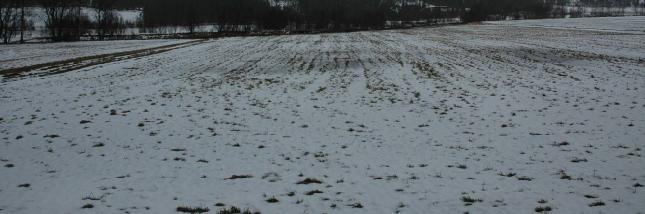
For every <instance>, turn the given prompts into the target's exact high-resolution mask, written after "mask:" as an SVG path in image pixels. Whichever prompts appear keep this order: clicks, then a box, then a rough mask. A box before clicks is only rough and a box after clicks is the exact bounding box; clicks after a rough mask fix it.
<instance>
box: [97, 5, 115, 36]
mask: <svg viewBox="0 0 645 214" xmlns="http://www.w3.org/2000/svg"><path fill="white" fill-rule="evenodd" d="M116 2H117V1H116V0H93V1H92V8H93V9H94V18H95V21H96V33H97V34H98V36H99V40H103V39H104V37H105V35H106V34H110V33H109V28H111V26H112V25H113V22H114V21H115V19H118V17H116V16H117V14H116V13H114V6H115V5H116Z"/></svg>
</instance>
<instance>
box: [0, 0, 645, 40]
mask: <svg viewBox="0 0 645 214" xmlns="http://www.w3.org/2000/svg"><path fill="white" fill-rule="evenodd" d="M28 7H40V8H42V9H43V10H44V12H45V16H46V17H45V25H46V28H47V31H48V33H49V35H50V38H51V39H52V40H54V41H62V40H78V39H80V37H81V36H87V35H91V36H92V39H100V40H102V39H104V38H106V37H112V36H115V35H116V36H119V35H124V33H125V30H124V29H126V28H133V27H136V28H140V29H144V30H143V31H144V32H146V31H147V29H152V31H154V29H159V28H164V27H169V28H175V29H176V28H177V27H180V28H183V29H185V30H186V31H187V32H188V33H189V34H193V33H196V32H203V30H199V28H200V27H203V26H211V27H212V28H211V29H209V30H208V32H210V33H256V32H276V31H278V32H324V31H349V30H370V29H383V28H395V27H406V26H415V25H431V24H442V23H459V22H476V21H485V20H505V19H536V18H557V17H565V16H572V17H577V16H583V15H586V14H588V13H589V10H588V9H589V8H592V10H591V15H592V16H620V15H624V14H625V8H632V9H633V11H634V12H636V14H640V15H645V0H0V38H2V39H3V42H4V43H9V42H11V41H12V39H13V38H15V37H16V35H17V34H20V38H21V39H20V41H22V33H23V32H24V31H28V30H29V29H30V28H33V27H32V26H31V25H32V24H33V23H29V22H28V20H27V19H26V18H25V16H26V15H25V13H26V12H25V11H28V10H26V9H25V8H28ZM83 8H85V9H83ZM88 8H89V9H90V10H92V11H93V13H91V16H92V17H88V16H90V15H88V14H86V13H85V12H83V11H87V9H88ZM125 9H129V10H139V11H142V16H141V17H139V19H138V20H137V21H136V23H131V22H126V21H124V20H123V19H122V17H120V15H119V13H117V12H116V11H117V10H125ZM632 14H633V13H632Z"/></svg>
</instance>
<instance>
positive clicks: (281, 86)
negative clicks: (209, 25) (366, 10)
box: [0, 17, 645, 213]
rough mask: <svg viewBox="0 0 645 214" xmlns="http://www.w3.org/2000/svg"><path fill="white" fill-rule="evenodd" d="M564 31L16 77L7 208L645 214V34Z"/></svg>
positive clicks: (305, 43)
mask: <svg viewBox="0 0 645 214" xmlns="http://www.w3.org/2000/svg"><path fill="white" fill-rule="evenodd" d="M642 19H643V18H640V19H637V18H633V17H629V18H625V21H624V22H616V25H619V24H620V23H623V24H624V25H626V26H612V28H617V29H628V28H629V27H628V26H633V23H631V22H634V21H635V22H640V21H642ZM597 21H598V19H593V18H589V19H577V20H576V22H579V23H583V24H581V25H591V24H590V23H596V22H597ZM545 22H552V21H550V20H545ZM561 25H569V24H561ZM594 25H595V24H594ZM557 27H558V28H551V27H546V28H540V27H523V24H518V26H514V25H489V24H486V25H461V26H450V27H439V28H416V29H408V30H389V31H375V32H354V33H339V34H320V35H289V36H272V37H239V38H222V39H216V40H210V41H206V42H201V43H192V44H191V45H185V46H182V47H180V48H176V49H173V50H170V51H166V52H162V53H158V54H154V55H148V56H143V57H137V58H130V59H126V60H122V61H114V62H110V63H106V64H101V65H95V66H90V67H86V68H82V69H79V70H75V71H70V72H65V73H60V74H53V75H48V76H40V77H23V78H13V79H12V78H8V79H4V80H3V82H2V83H0V92H1V96H0V109H2V111H0V139H2V140H0V142H1V143H0V160H1V161H2V162H1V165H2V166H0V213H42V212H43V211H45V210H46V211H47V212H48V213H121V212H129V213H173V212H175V209H176V208H177V207H178V206H191V207H197V206H199V207H207V208H209V209H210V210H211V211H210V212H209V213H216V211H217V210H219V209H221V208H220V207H217V206H215V204H216V203H224V204H225V205H226V206H227V207H228V206H237V207H241V208H249V209H251V210H257V211H260V212H262V213H392V212H401V213H464V212H467V211H468V212H470V213H534V212H535V209H536V208H538V207H547V206H548V207H550V208H551V209H553V212H554V213H601V212H602V213H638V212H645V207H644V206H643V203H642V202H643V201H645V189H643V188H642V187H640V185H642V184H645V171H644V170H643V166H644V165H645V159H643V157H642V153H643V151H642V149H643V147H644V146H645V145H644V144H645V141H643V139H644V137H645V114H643V111H644V110H645V91H644V90H645V62H644V61H643V59H642V56H645V43H643V42H642V40H643V38H644V36H643V35H642V34H632V33H630V34H625V33H615V32H605V31H591V30H575V29H566V28H569V27H563V26H560V25H558V26H557ZM603 28H604V27H603ZM96 44H100V43H96ZM52 70H55V68H52ZM39 72H47V71H39ZM10 164H11V167H9V165H10ZM240 175H251V176H252V177H249V178H237V179H227V178H231V177H234V176H240ZM305 178H314V179H318V180H320V181H322V183H320V184H316V183H312V184H297V183H298V182H300V181H303V180H304V179H305ZM21 184H29V186H28V187H24V185H23V187H18V186H19V185H21ZM639 184H640V185H639ZM312 190H320V191H321V192H322V193H316V194H313V195H308V194H306V193H308V192H310V191H312ZM290 192H293V195H292V194H290ZM290 195H291V196H290ZM271 197H275V198H276V199H278V200H279V202H277V203H268V202H266V200H267V199H268V198H271ZM464 197H470V198H473V199H481V201H478V200H475V202H473V203H467V202H464V201H463V200H462V199H463V198H464ZM92 199H95V200H92ZM599 201H601V202H603V203H604V205H602V206H590V205H591V204H593V203H595V202H599ZM357 203H360V204H361V205H362V208H354V207H355V206H354V207H353V206H352V205H356V204H357ZM85 204H92V205H93V206H94V207H93V208H88V209H83V208H81V207H82V206H83V205H85Z"/></svg>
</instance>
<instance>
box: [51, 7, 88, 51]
mask: <svg viewBox="0 0 645 214" xmlns="http://www.w3.org/2000/svg"><path fill="white" fill-rule="evenodd" d="M82 3H83V1H82V0H41V5H42V7H43V9H44V10H45V25H46V27H47V30H48V31H49V35H50V37H51V39H52V40H53V41H65V40H79V39H80V36H81V35H82V34H84V33H85V32H86V31H87V27H88V25H89V24H88V23H89V19H88V18H87V17H86V16H85V15H83V13H82V11H81V6H83V4H82Z"/></svg>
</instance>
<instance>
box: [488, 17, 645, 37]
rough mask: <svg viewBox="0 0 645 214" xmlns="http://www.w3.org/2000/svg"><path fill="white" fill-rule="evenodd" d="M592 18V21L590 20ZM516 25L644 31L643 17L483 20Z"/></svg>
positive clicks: (644, 20)
mask: <svg viewBox="0 0 645 214" xmlns="http://www.w3.org/2000/svg"><path fill="white" fill-rule="evenodd" d="M590 20H593V21H590ZM485 23H486V24H496V25H505V26H516V27H539V28H545V27H549V28H564V29H577V30H592V31H609V32H625V33H641V34H644V33H645V17H643V16H628V17H598V18H569V19H539V20H538V19H534V20H516V21H495V22H485Z"/></svg>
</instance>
